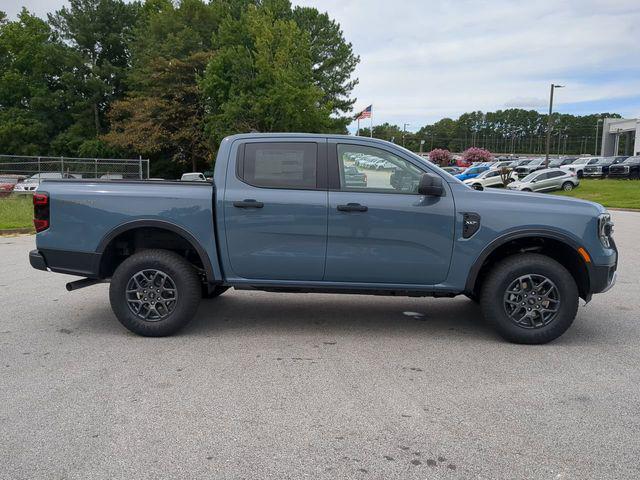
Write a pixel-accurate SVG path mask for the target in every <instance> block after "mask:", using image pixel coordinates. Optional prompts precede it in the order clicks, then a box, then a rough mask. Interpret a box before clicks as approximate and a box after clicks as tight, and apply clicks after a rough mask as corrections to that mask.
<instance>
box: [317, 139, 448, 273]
mask: <svg viewBox="0 0 640 480" xmlns="http://www.w3.org/2000/svg"><path fill="white" fill-rule="evenodd" d="M363 154H366V155H372V156H375V157H378V158H381V159H383V160H386V161H387V162H389V163H388V164H387V165H388V166H391V164H392V165H393V168H386V169H384V170H372V169H368V168H366V167H357V168H358V170H360V171H362V172H363V173H365V174H366V176H367V184H366V186H361V185H357V184H350V183H349V181H348V177H347V176H346V175H345V169H346V168H347V167H352V166H354V163H355V162H354V161H353V158H354V157H355V158H357V155H363ZM414 162H415V163H414ZM328 168H329V229H328V243H327V265H326V272H325V277H324V278H325V280H327V281H335V282H354V283H355V282H357V283H380V284H419V285H435V284H438V283H441V282H443V281H444V280H445V279H446V277H447V273H448V270H449V264H450V261H451V255H452V248H453V236H454V203H453V199H452V196H451V190H450V189H449V187H448V185H447V184H446V182H445V185H444V188H445V195H444V196H442V197H426V196H422V195H418V193H417V188H418V183H419V181H420V177H421V176H422V174H423V173H424V172H426V171H428V167H426V166H420V162H419V161H418V160H413V161H411V160H409V159H408V158H405V157H401V156H400V155H399V154H396V153H393V152H392V151H391V150H387V149H386V148H384V147H377V146H376V147H375V148H374V147H369V146H362V145H361V144H358V143H355V142H354V143H350V142H349V141H348V140H340V141H337V142H332V141H329V143H328Z"/></svg>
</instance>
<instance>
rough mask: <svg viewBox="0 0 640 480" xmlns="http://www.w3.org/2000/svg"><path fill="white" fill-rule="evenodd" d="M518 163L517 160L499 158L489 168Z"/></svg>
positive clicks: (509, 166)
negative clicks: (499, 159)
mask: <svg viewBox="0 0 640 480" xmlns="http://www.w3.org/2000/svg"><path fill="white" fill-rule="evenodd" d="M517 164H518V162H517V160H501V161H499V162H495V163H494V164H493V165H492V166H491V168H497V169H500V168H514V167H516V166H517Z"/></svg>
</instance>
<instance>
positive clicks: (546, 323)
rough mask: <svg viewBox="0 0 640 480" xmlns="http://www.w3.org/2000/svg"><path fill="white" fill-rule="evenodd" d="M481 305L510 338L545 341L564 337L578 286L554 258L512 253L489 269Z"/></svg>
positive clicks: (525, 340)
mask: <svg viewBox="0 0 640 480" xmlns="http://www.w3.org/2000/svg"><path fill="white" fill-rule="evenodd" d="M480 305H481V307H482V313H483V315H484V317H485V319H486V320H487V321H488V322H489V323H491V324H492V325H493V327H494V328H495V329H496V330H497V332H498V333H499V334H500V335H501V336H502V337H503V338H505V339H506V340H509V341H510V342H514V343H526V344H541V343H547V342H550V341H552V340H554V339H556V338H558V337H559V336H560V335H562V334H563V333H564V332H565V331H566V330H567V329H568V328H569V327H570V326H571V324H572V323H573V320H574V318H575V316H576V312H577V310H578V288H577V286H576V283H575V281H574V279H573V277H572V276H571V274H570V273H569V272H568V271H567V269H566V268H564V267H563V266H562V265H560V264H559V263H558V262H556V261H555V260H553V259H551V258H549V257H547V256H544V255H539V254H534V253H527V254H519V255H513V256H511V257H508V258H507V259H505V260H503V261H502V262H500V263H498V264H497V265H496V266H495V267H494V268H493V270H492V271H491V272H490V273H489V275H488V277H487V279H486V281H485V282H484V284H483V286H482V292H481V295H480Z"/></svg>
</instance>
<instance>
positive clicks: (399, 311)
mask: <svg viewBox="0 0 640 480" xmlns="http://www.w3.org/2000/svg"><path fill="white" fill-rule="evenodd" d="M91 310H93V309H91ZM79 323H80V325H78V327H79V328H80V329H81V330H85V331H92V332H94V333H96V332H101V333H107V334H114V335H117V334H120V333H122V332H126V333H127V334H130V335H134V334H132V333H130V332H128V331H126V330H125V329H124V327H122V326H121V325H120V324H119V323H118V321H117V319H116V318H115V316H114V315H113V313H112V312H111V309H110V307H109V305H108V303H105V304H104V305H103V306H99V307H98V306H96V308H95V311H94V312H92V311H85V315H83V316H82V317H81V318H80V319H79ZM597 330H598V329H597V327H596V326H595V325H591V323H590V322H581V321H580V313H579V314H578V318H577V319H576V323H575V324H574V325H573V326H572V327H571V328H570V329H569V331H567V332H566V333H565V334H564V335H563V336H562V337H560V338H559V339H557V340H556V341H555V342H553V343H552V344H553V345H559V344H574V345H575V344H582V343H589V344H593V343H594V341H595V342H596V343H599V341H605V342H606V339H604V338H600V339H599V341H598V337H600V336H601V334H602V333H603V332H600V331H597ZM245 333H247V334H249V333H251V334H256V333H258V334H265V335H272V336H273V335H283V336H285V335H290V334H295V335H316V334H317V335H319V336H322V337H326V336H332V335H333V336H336V337H339V336H342V335H347V336H354V335H363V336H364V335H369V336H370V335H375V334H379V335H381V336H382V335H386V336H393V337H398V336H400V337H416V336H418V337H424V338H444V337H446V338H451V339H456V340H461V339H462V340H470V341H472V342H475V343H478V342H481V343H482V342H488V343H495V342H504V340H502V339H501V338H500V337H499V336H498V335H497V334H496V333H495V332H494V331H493V329H492V328H491V326H490V325H488V324H487V322H485V320H484V319H483V318H482V314H481V312H480V307H479V306H478V305H477V304H476V303H474V302H472V301H471V300H469V299H467V298H466V297H464V296H458V297H456V298H446V299H434V298H407V297H376V296H367V295H327V294H283V293H263V292H246V291H241V292H236V291H233V290H231V291H229V292H227V293H225V294H224V295H222V296H220V297H218V298H215V299H211V300H203V301H202V303H201V304H200V307H199V309H198V313H197V314H196V316H195V318H194V319H193V320H192V321H191V323H189V324H188V325H187V326H186V327H185V328H184V329H183V330H182V331H180V332H179V333H178V334H177V335H179V336H196V337H197V336H205V337H209V336H219V335H225V334H230V335H234V334H236V335H243V334H245Z"/></svg>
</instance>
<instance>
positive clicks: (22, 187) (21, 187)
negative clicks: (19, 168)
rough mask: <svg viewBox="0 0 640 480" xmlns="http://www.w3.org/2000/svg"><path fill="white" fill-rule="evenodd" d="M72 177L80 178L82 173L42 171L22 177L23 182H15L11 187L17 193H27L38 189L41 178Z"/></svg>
mask: <svg viewBox="0 0 640 480" xmlns="http://www.w3.org/2000/svg"><path fill="white" fill-rule="evenodd" d="M64 178H66V179H72V178H82V175H75V174H71V173H64V174H63V173H61V172H43V173H36V174H35V175H31V176H30V177H27V178H25V179H24V181H23V182H20V183H18V184H16V186H15V187H14V189H13V192H14V193H19V194H27V193H33V192H35V191H36V190H37V189H38V186H39V185H40V182H41V181H43V180H47V179H49V180H54V179H60V180H61V179H64Z"/></svg>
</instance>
